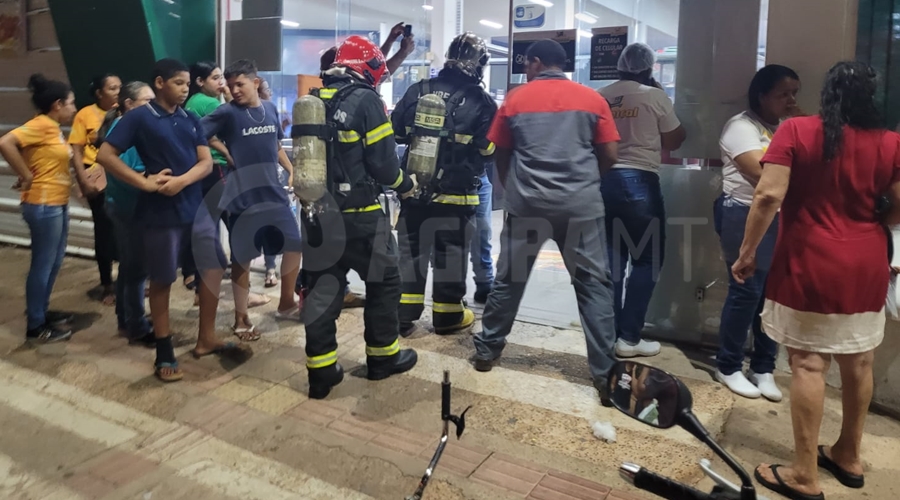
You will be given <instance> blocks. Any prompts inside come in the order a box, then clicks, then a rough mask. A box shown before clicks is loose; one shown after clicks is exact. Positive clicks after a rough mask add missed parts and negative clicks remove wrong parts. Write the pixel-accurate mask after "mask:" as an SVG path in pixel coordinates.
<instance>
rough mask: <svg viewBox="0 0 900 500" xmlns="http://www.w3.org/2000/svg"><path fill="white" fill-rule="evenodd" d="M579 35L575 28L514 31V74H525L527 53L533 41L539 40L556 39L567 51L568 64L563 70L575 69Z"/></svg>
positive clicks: (571, 70) (572, 70) (570, 70)
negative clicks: (576, 43) (576, 46)
mask: <svg viewBox="0 0 900 500" xmlns="http://www.w3.org/2000/svg"><path fill="white" fill-rule="evenodd" d="M577 37H578V35H577V33H576V31H575V30H552V31H526V32H524V33H513V43H512V74H514V75H523V74H525V53H526V52H527V51H528V47H530V46H531V44H532V43H534V42H536V41H538V40H547V39H549V40H556V41H557V42H559V44H560V45H562V46H563V49H565V51H566V66H565V67H564V68H563V71H564V72H566V73H571V72H574V71H575V42H576V39H577Z"/></svg>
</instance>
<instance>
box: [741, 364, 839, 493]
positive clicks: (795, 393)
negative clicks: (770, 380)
mask: <svg viewBox="0 0 900 500" xmlns="http://www.w3.org/2000/svg"><path fill="white" fill-rule="evenodd" d="M788 354H789V356H790V364H791V371H792V372H793V374H792V375H791V422H792V423H793V427H794V460H793V463H792V464H791V465H790V466H786V467H780V468H779V469H778V475H779V476H781V479H782V480H784V482H785V483H786V484H787V485H788V486H790V487H791V488H794V489H795V490H797V491H799V492H801V493H805V494H807V495H818V494H819V493H821V492H822V489H821V488H820V487H819V466H818V460H817V457H818V453H819V452H818V446H819V428H820V427H821V425H822V414H823V413H824V411H825V408H824V407H825V374H826V373H828V368H829V366H830V365H831V357H830V355H828V354H819V353H815V352H807V351H800V350H797V349H791V348H788ZM767 465H768V464H763V465H761V466H760V469H759V472H760V474H761V475H762V476H763V478H765V479H766V480H767V481H771V482H775V476H774V475H773V474H772V471H771V469H769V468H768V467H767Z"/></svg>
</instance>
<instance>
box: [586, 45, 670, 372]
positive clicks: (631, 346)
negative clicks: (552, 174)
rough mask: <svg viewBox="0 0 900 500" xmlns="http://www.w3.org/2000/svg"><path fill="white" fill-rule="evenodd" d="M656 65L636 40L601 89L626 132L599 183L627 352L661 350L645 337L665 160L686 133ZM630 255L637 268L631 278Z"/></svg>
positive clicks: (620, 341) (658, 250)
mask: <svg viewBox="0 0 900 500" xmlns="http://www.w3.org/2000/svg"><path fill="white" fill-rule="evenodd" d="M655 63H656V54H655V53H654V52H653V49H651V48H650V47H648V46H647V45H644V44H642V43H634V44H631V45H629V46H627V47H625V50H623V51H622V55H621V56H620V57H619V63H618V70H619V81H617V82H616V83H613V84H612V85H609V86H607V87H604V88H603V89H601V90H600V94H601V95H602V96H603V97H605V98H606V100H607V101H608V102H609V105H610V109H611V110H612V114H613V118H614V119H615V121H616V128H618V130H619V135H620V136H621V137H622V139H621V141H620V142H619V160H618V162H617V163H616V164H615V165H613V168H612V169H611V170H610V171H609V172H607V173H605V174H604V175H603V180H602V182H601V184H600V191H601V192H602V193H603V204H604V205H605V207H606V240H607V249H608V253H609V259H610V271H611V272H612V278H613V283H614V286H615V306H614V309H615V316H616V338H617V341H616V354H617V355H618V356H619V357H622V358H630V357H634V356H655V355H656V354H659V350H660V346H659V342H648V341H646V340H642V339H641V330H643V328H644V317H645V316H646V314H647V306H648V305H649V303H650V297H651V296H652V295H653V289H654V287H655V286H656V281H657V279H659V271H660V268H661V267H662V264H663V255H664V251H665V245H666V242H665V236H666V232H665V228H666V212H665V207H664V206H663V197H662V191H661V190H660V186H659V165H660V163H662V150H663V149H665V150H667V151H672V150H675V149H678V148H679V147H681V144H682V143H683V142H684V139H685V137H686V134H685V131H684V127H682V126H681V122H680V121H678V117H677V116H675V109H674V107H673V106H672V101H671V100H670V99H669V96H668V95H666V93H665V92H664V91H663V90H662V88H661V87H660V86H659V84H658V83H657V82H656V81H655V80H654V79H653V65H654V64H655ZM629 259H630V260H631V274H630V275H629V276H628V282H627V284H626V283H624V275H625V268H626V267H627V265H628V261H629ZM626 288H627V293H625V289H626ZM623 295H624V296H625V300H624V302H623V300H622V297H623Z"/></svg>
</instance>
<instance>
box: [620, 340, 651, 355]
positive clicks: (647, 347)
mask: <svg viewBox="0 0 900 500" xmlns="http://www.w3.org/2000/svg"><path fill="white" fill-rule="evenodd" d="M660 348H661V346H660V345H659V342H648V341H646V340H641V341H640V342H639V343H638V345H631V344H629V343H628V342H625V341H624V340H622V339H619V340H617V341H616V356H618V357H620V358H633V357H635V356H648V357H649V356H656V355H657V354H659V351H660Z"/></svg>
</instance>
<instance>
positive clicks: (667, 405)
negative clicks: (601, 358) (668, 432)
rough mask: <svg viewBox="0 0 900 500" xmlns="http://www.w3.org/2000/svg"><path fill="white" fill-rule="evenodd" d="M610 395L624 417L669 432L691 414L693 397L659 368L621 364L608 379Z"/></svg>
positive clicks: (637, 364) (614, 367)
mask: <svg viewBox="0 0 900 500" xmlns="http://www.w3.org/2000/svg"><path fill="white" fill-rule="evenodd" d="M609 394H610V400H611V401H612V403H613V405H614V406H615V407H616V409H618V410H619V411H621V412H622V413H624V414H626V415H628V416H630V417H631V418H634V419H637V420H640V421H641V422H643V423H645V424H647V425H650V426H653V427H657V428H659V429H668V428H670V427H674V426H675V425H677V424H678V417H679V416H680V415H681V414H682V413H684V412H685V411H690V410H691V404H692V398H691V393H690V392H689V391H687V389H686V388H684V386H683V385H682V384H680V383H679V382H678V379H676V378H675V377H674V376H672V375H670V374H668V373H666V372H665V371H663V370H660V369H659V368H654V367H652V366H647V365H644V364H641V363H635V362H632V361H620V362H618V363H616V364H615V365H614V366H613V369H612V371H611V372H610V375H609Z"/></svg>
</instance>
